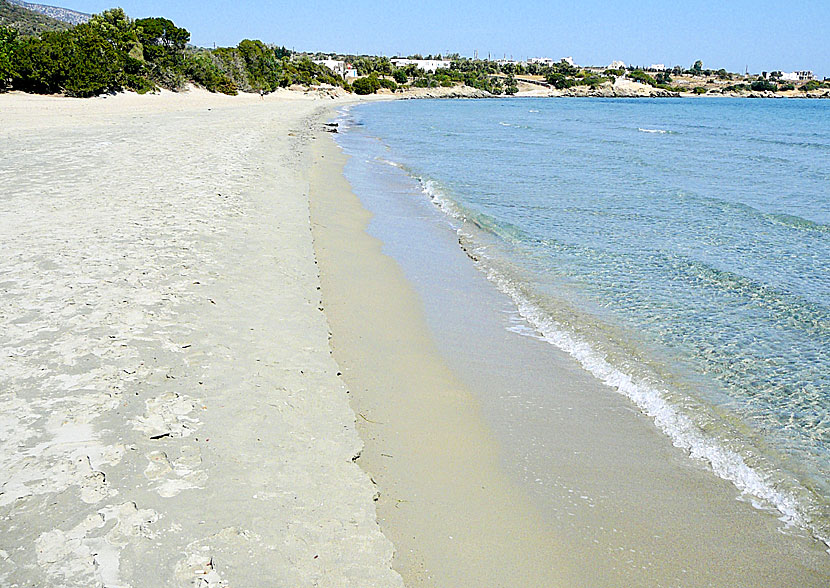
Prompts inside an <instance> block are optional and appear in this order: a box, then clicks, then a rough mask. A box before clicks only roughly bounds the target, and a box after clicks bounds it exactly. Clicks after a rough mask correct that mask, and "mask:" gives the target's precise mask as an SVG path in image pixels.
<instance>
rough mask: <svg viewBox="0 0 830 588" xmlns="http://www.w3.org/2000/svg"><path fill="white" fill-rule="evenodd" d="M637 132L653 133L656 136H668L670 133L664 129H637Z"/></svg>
mask: <svg viewBox="0 0 830 588" xmlns="http://www.w3.org/2000/svg"><path fill="white" fill-rule="evenodd" d="M637 130H638V131H640V132H641V133H655V134H658V135H668V134H669V133H671V131H666V130H664V129H641V128H639V127H638V128H637Z"/></svg>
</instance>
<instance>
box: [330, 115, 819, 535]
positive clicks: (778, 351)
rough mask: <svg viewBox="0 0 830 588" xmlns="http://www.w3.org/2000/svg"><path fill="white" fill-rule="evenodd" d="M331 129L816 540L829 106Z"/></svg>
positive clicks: (470, 118) (653, 409)
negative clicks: (415, 194) (403, 183)
mask: <svg viewBox="0 0 830 588" xmlns="http://www.w3.org/2000/svg"><path fill="white" fill-rule="evenodd" d="M342 122H343V126H344V128H345V129H346V130H347V132H346V133H343V134H341V135H340V136H339V141H340V142H341V144H342V145H343V146H344V147H345V148H346V149H347V151H349V152H351V153H353V154H354V153H358V154H360V155H361V156H362V157H361V158H360V159H361V160H365V161H366V162H372V163H373V164H375V165H377V164H378V163H380V164H383V165H385V164H390V165H388V166H386V167H387V168H388V169H389V170H393V169H395V168H397V170H404V171H405V172H406V173H407V174H408V176H409V178H410V181H411V182H412V183H413V184H417V185H418V186H419V187H420V192H419V194H420V195H421V197H423V198H430V199H432V201H433V202H434V203H435V204H436V206H438V207H439V208H440V209H441V210H442V211H444V212H445V213H446V214H447V215H448V216H447V219H448V222H451V223H453V225H454V227H455V228H456V229H457V231H458V233H459V237H460V240H461V241H462V243H463V244H464V246H465V247H466V248H467V249H468V250H469V251H470V252H471V253H472V255H473V257H474V258H475V259H476V260H477V261H476V263H477V265H478V267H479V268H480V269H481V270H482V271H483V272H485V273H486V274H487V276H488V277H489V278H490V279H491V281H493V283H494V284H496V285H497V286H498V287H499V288H500V289H501V290H502V291H503V292H505V293H507V294H508V295H510V296H511V297H512V298H513V300H514V302H515V304H516V306H517V308H518V310H519V312H520V313H521V315H522V316H523V317H524V319H525V320H526V321H527V323H528V324H529V325H530V326H531V327H532V329H533V331H532V332H533V336H537V337H540V338H544V339H545V340H547V341H549V342H550V343H551V344H553V345H555V346H557V347H559V348H560V349H563V350H564V351H566V352H568V353H570V354H571V355H572V356H573V357H575V358H576V359H577V360H578V361H580V363H581V364H582V365H583V367H584V368H585V369H587V370H588V371H589V372H591V373H593V374H594V375H595V376H596V377H598V378H599V379H600V380H602V381H604V382H606V383H607V384H609V385H610V386H612V387H614V388H615V389H616V390H618V391H619V392H620V393H622V394H624V395H626V396H627V397H629V398H630V399H631V401H632V402H633V403H635V404H636V405H637V406H638V407H639V408H640V410H642V411H643V412H645V413H646V414H648V415H650V416H651V417H652V418H653V419H654V422H655V424H656V426H657V427H659V428H660V429H661V430H663V431H664V432H665V433H666V434H667V435H669V436H670V437H671V439H672V441H673V442H674V443H675V444H676V445H678V446H680V447H684V448H686V449H687V450H688V451H689V453H690V455H691V456H692V457H693V458H696V459H702V460H704V461H706V462H708V463H709V464H710V466H711V468H712V469H713V471H714V472H715V473H716V474H717V475H719V476H721V477H723V478H725V479H728V480H730V481H732V482H733V483H734V484H735V485H736V486H737V487H738V488H739V489H740V490H741V491H742V492H744V493H745V494H746V496H748V497H749V498H751V499H752V500H753V501H755V502H756V503H757V504H758V506H760V507H764V508H774V509H777V510H778V511H779V512H780V513H781V516H782V518H783V519H784V520H786V521H787V522H789V523H793V524H798V525H800V526H803V527H805V528H808V529H810V530H811V531H812V532H813V533H814V534H815V535H816V536H817V537H819V538H821V539H823V540H824V541H825V542H827V541H828V539H829V538H830V445H829V442H830V104H829V103H827V102H821V101H806V100H805V101H796V100H755V101H753V100H727V99H696V100H691V99H684V100H644V99H640V100H614V99H505V100H483V101H426V100H425V101H408V102H400V101H398V102H386V103H377V104H371V105H364V106H360V107H356V108H353V109H351V110H350V111H348V112H347V113H345V114H344V117H343V119H342ZM367 165H368V163H367ZM381 167H382V166H381Z"/></svg>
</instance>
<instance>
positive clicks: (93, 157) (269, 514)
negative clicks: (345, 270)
mask: <svg viewBox="0 0 830 588" xmlns="http://www.w3.org/2000/svg"><path fill="white" fill-rule="evenodd" d="M327 101H329V99H328V98H326V99H325V100H323V99H318V97H316V96H313V95H309V96H306V95H303V94H302V93H296V92H284V93H278V94H275V95H271V96H268V97H267V98H266V99H265V100H261V99H260V97H259V96H252V95H248V96H239V97H235V98H229V97H225V96H221V95H211V94H208V93H206V92H201V91H197V90H193V91H191V92H189V93H187V94H181V95H177V94H171V93H166V92H165V93H163V94H162V95H159V96H137V95H134V94H120V95H117V96H111V97H107V98H97V99H92V100H86V101H83V100H72V99H64V98H58V97H39V96H29V95H21V94H12V95H4V96H0V161H2V166H0V177H2V185H3V194H2V197H0V236H2V243H3V247H2V250H3V253H2V256H0V292H2V297H3V305H2V306H3V307H2V310H0V323H2V327H1V328H0V330H1V331H2V332H3V336H2V339H0V346H2V357H3V359H2V362H0V379H2V381H3V387H2V390H0V471H2V472H3V474H2V488H0V518H1V519H2V523H0V529H1V530H0V584H2V585H3V586H84V587H90V586H202V587H207V586H210V587H217V586H277V585H279V586H338V587H339V586H400V585H401V584H402V582H401V578H400V576H399V575H398V574H397V573H395V572H394V571H392V569H391V559H392V554H393V548H392V544H391V543H390V542H389V541H388V540H387V539H386V538H385V537H384V536H383V535H381V533H380V531H379V529H378V525H377V523H376V515H375V502H374V500H373V499H374V498H375V495H376V492H377V489H376V487H375V486H374V485H373V484H372V482H371V480H370V478H369V476H368V475H367V474H365V473H364V472H363V471H361V469H360V468H359V467H358V465H357V464H355V463H354V462H353V458H354V457H355V456H356V455H358V454H359V453H360V451H361V449H362V445H363V444H362V441H361V440H360V438H359V437H358V435H357V431H356V429H355V415H354V413H353V412H352V410H351V408H350V407H349V403H348V396H347V394H346V389H345V387H344V385H343V382H342V381H341V380H340V378H339V377H338V371H339V368H338V366H337V365H336V363H335V362H334V360H333V359H332V357H331V355H330V350H329V345H328V326H327V323H326V318H325V316H324V314H323V313H322V312H320V299H319V279H318V273H317V268H316V265H315V263H316V262H315V259H314V252H313V248H312V236H311V232H310V230H309V211H308V200H307V193H308V178H307V169H308V167H309V166H308V153H309V152H308V146H309V145H310V144H311V143H312V141H313V138H314V136H315V134H316V133H318V132H319V131H318V130H317V129H318V127H319V123H320V120H321V118H320V117H321V116H322V115H323V114H324V113H326V112H327V108H328V103H327Z"/></svg>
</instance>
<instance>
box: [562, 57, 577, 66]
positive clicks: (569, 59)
mask: <svg viewBox="0 0 830 588" xmlns="http://www.w3.org/2000/svg"><path fill="white" fill-rule="evenodd" d="M562 62H563V63H567V64H568V65H570V66H571V67H574V66H576V63H574V58H573V57H571V56H570V55H569V56H568V57H563V58H562Z"/></svg>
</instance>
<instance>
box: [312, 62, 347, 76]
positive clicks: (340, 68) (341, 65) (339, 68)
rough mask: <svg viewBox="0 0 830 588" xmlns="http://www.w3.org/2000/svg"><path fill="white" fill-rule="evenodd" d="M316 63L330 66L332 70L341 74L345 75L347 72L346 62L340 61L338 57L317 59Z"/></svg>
mask: <svg viewBox="0 0 830 588" xmlns="http://www.w3.org/2000/svg"><path fill="white" fill-rule="evenodd" d="M314 63H316V64H317V65H324V66H326V67H327V68H329V69H330V70H331V71H332V72H334V73H335V74H337V75H339V76H341V77H342V76H343V75H345V73H346V62H345V61H340V60H338V59H315V60H314Z"/></svg>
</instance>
